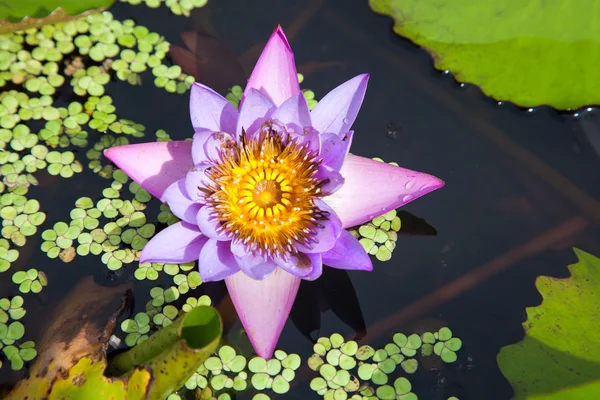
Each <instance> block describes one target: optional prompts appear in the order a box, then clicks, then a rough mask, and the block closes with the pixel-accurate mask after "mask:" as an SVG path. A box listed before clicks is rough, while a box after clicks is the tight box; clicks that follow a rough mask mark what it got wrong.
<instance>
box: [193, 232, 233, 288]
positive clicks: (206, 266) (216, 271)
mask: <svg viewBox="0 0 600 400" xmlns="http://www.w3.org/2000/svg"><path fill="white" fill-rule="evenodd" d="M198 267H199V268H200V277H201V278H202V281H203V282H213V281H220V280H222V279H225V278H227V277H228V276H231V275H233V274H235V273H236V272H238V271H239V270H240V268H239V267H238V265H237V262H236V261H235V258H234V257H233V254H231V250H229V242H223V241H218V240H214V239H208V240H207V241H206V244H205V245H204V246H203V247H202V250H201V251H200V258H199V260H198Z"/></svg>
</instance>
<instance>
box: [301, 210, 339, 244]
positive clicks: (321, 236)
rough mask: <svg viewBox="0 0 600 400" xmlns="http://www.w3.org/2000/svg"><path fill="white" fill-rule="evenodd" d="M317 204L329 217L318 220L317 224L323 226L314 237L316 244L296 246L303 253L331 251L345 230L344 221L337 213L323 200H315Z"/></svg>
mask: <svg viewBox="0 0 600 400" xmlns="http://www.w3.org/2000/svg"><path fill="white" fill-rule="evenodd" d="M315 204H316V206H317V207H319V208H320V209H321V210H323V211H327V212H328V213H329V215H328V216H327V219H324V220H317V223H319V224H321V225H322V228H317V229H316V230H317V233H316V235H313V236H312V237H313V239H314V240H315V242H311V243H309V244H307V245H302V244H297V245H296V249H297V250H298V251H300V252H302V253H323V252H325V251H328V250H330V249H331V248H332V247H333V246H334V245H335V242H336V241H337V239H338V237H340V234H341V232H342V230H343V229H342V221H340V219H339V217H338V216H337V214H336V213H335V211H334V210H333V209H332V208H331V207H329V205H327V204H326V203H325V202H324V201H322V200H315Z"/></svg>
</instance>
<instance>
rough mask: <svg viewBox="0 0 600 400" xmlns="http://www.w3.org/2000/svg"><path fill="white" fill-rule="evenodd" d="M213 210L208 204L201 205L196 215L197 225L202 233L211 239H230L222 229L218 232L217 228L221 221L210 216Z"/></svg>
mask: <svg viewBox="0 0 600 400" xmlns="http://www.w3.org/2000/svg"><path fill="white" fill-rule="evenodd" d="M213 212H214V211H213V209H212V208H210V207H208V206H204V207H202V208H201V209H200V211H198V213H197V215H196V223H197V224H198V227H199V228H200V230H201V231H202V233H203V234H204V235H206V236H208V237H209V238H211V239H215V240H225V241H229V240H231V238H230V237H228V236H227V235H226V234H225V232H224V231H220V232H218V228H219V227H220V226H221V223H220V222H219V221H218V220H216V219H215V218H212V217H211V216H210V214H211V213H213Z"/></svg>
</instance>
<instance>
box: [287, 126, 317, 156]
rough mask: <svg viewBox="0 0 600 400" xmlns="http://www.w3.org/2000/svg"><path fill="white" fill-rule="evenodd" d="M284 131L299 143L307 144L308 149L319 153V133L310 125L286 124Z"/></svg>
mask: <svg viewBox="0 0 600 400" xmlns="http://www.w3.org/2000/svg"><path fill="white" fill-rule="evenodd" d="M285 128H286V131H287V132H288V133H289V134H290V136H291V137H292V138H294V139H295V140H296V143H298V144H299V145H301V146H302V145H305V144H308V150H309V151H311V152H313V153H317V154H319V153H320V152H321V135H320V134H319V131H317V130H316V129H314V128H313V127H311V126H307V127H305V128H299V127H297V126H296V125H286V127H285Z"/></svg>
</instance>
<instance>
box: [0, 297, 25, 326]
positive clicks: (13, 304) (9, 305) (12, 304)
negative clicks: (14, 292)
mask: <svg viewBox="0 0 600 400" xmlns="http://www.w3.org/2000/svg"><path fill="white" fill-rule="evenodd" d="M23 303H24V301H23V297H21V296H15V297H13V298H12V299H10V300H9V299H7V298H4V299H0V323H6V322H7V321H8V317H9V316H10V318H11V319H13V320H15V321H16V320H19V319H21V318H23V316H24V315H25V313H26V311H25V309H24V308H23ZM7 313H8V314H7Z"/></svg>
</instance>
